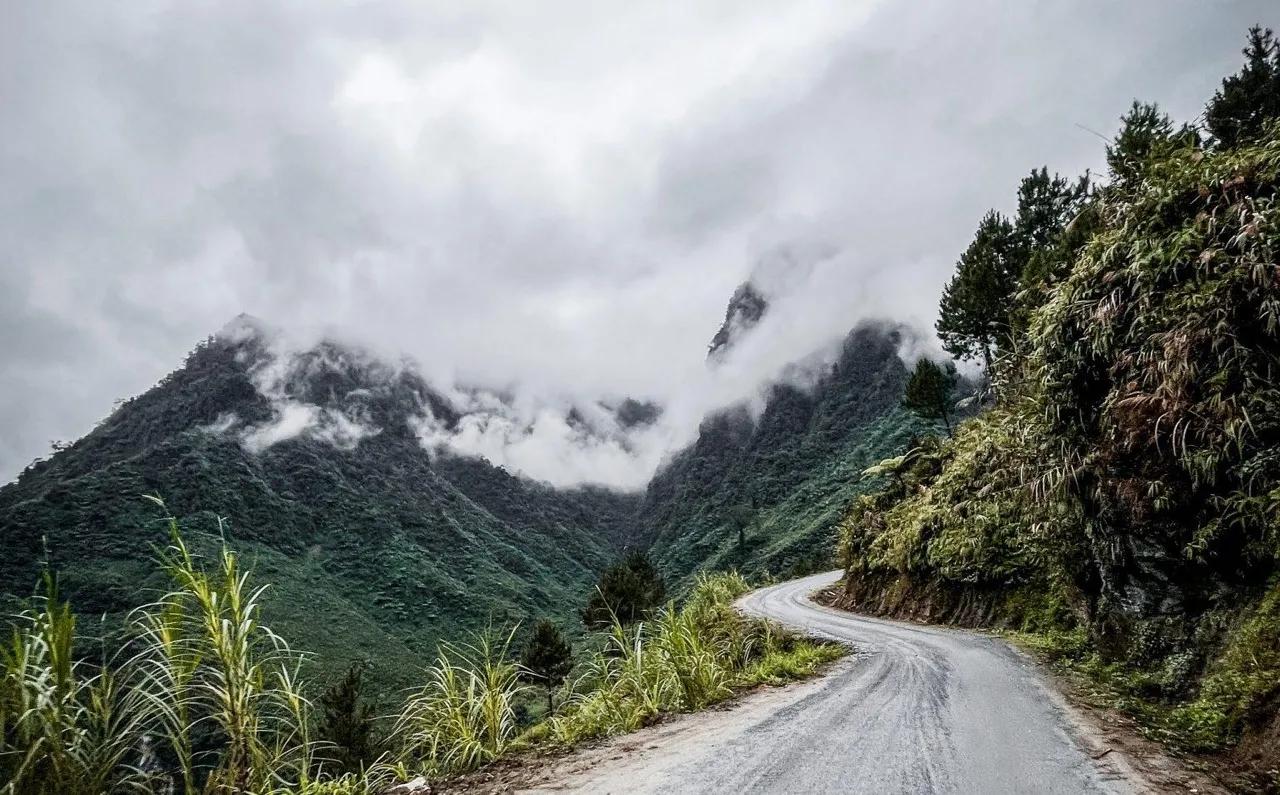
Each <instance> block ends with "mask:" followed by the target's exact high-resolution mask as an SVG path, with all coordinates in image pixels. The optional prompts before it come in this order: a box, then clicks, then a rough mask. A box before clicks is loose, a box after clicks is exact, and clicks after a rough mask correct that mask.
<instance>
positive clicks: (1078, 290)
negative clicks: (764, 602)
mask: <svg viewBox="0 0 1280 795" xmlns="http://www.w3.org/2000/svg"><path fill="white" fill-rule="evenodd" d="M1246 57H1247V59H1248V60H1247V63H1246V66H1245V68H1244V69H1243V70H1242V72H1241V73H1240V74H1238V75H1235V76H1232V77H1230V78H1228V79H1227V80H1226V81H1225V82H1224V83H1223V88H1222V90H1221V91H1220V92H1219V93H1218V94H1217V95H1216V96H1215V98H1214V99H1213V101H1212V102H1211V103H1210V104H1209V107H1208V109H1207V110H1206V112H1205V114H1204V119H1205V125H1204V127H1202V128H1198V127H1195V126H1192V125H1184V126H1181V127H1178V126H1176V125H1175V124H1174V123H1173V122H1172V121H1171V120H1170V119H1168V117H1167V116H1165V115H1164V114H1163V113H1161V112H1160V110H1159V109H1158V108H1156V107H1155V106H1152V105H1146V104H1142V103H1135V104H1134V106H1133V108H1132V109H1131V110H1130V112H1129V113H1128V114H1127V115H1126V116H1125V117H1124V119H1123V126H1122V128H1121V130H1120V132H1119V134H1118V135H1117V136H1116V138H1115V140H1114V141H1113V143H1112V144H1111V145H1110V146H1109V147H1108V151H1107V160H1108V164H1109V174H1108V175H1107V179H1106V180H1105V181H1103V182H1101V183H1099V184H1093V185H1090V186H1089V187H1088V188H1087V189H1082V184H1083V183H1078V182H1076V181H1072V180H1066V179H1062V178H1060V177H1059V178H1054V179H1051V178H1049V177H1048V173H1047V171H1046V170H1041V171H1037V172H1033V173H1032V174H1031V175H1030V176H1029V177H1028V178H1027V179H1026V180H1024V182H1023V184H1022V187H1021V189H1020V190H1019V209H1018V215H1017V217H1016V218H1014V219H1005V218H1003V217H1001V216H999V214H997V213H994V212H993V213H991V214H989V215H987V216H986V218H985V219H984V220H983V222H982V224H981V225H980V227H979V230H978V233H977V235H976V237H975V240H974V243H973V245H972V246H971V247H970V248H969V250H968V251H966V252H965V254H964V255H963V256H962V257H961V258H960V261H959V263H958V266H957V271H956V276H955V278H954V279H953V281H952V283H951V286H950V287H949V288H948V291H947V293H946V295H945V296H944V299H943V303H942V307H941V317H940V320H939V323H938V326H939V332H940V334H941V335H942V337H943V339H944V340H945V341H947V343H948V344H949V347H950V349H951V350H952V352H953V353H955V354H957V355H961V356H969V357H973V358H975V359H977V360H979V361H980V362H982V363H983V364H984V365H985V368H986V372H987V373H988V375H989V377H990V379H991V384H992V389H991V390H990V395H989V398H988V399H989V401H990V405H989V407H988V408H987V409H986V410H985V411H984V412H983V413H982V414H981V415H980V416H978V417H976V418H974V419H971V420H969V421H967V422H965V423H964V424H962V425H961V426H960V427H959V428H958V429H957V431H956V433H955V435H954V437H952V438H950V439H946V440H939V439H925V440H923V441H918V442H917V443H915V444H913V445H912V446H911V448H910V449H907V450H906V452H905V453H904V454H903V455H901V456H899V457H897V458H894V459H891V460H888V461H885V462H883V463H882V464H881V465H880V466H878V467H875V468H873V469H871V470H870V472H869V474H870V475H872V476H876V477H877V478H878V482H879V483H880V485H881V490H880V491H878V492H877V493H875V494H870V495H865V496H864V497H862V498H861V499H859V500H858V502H857V503H856V504H855V505H854V507H853V508H852V510H851V511H850V512H849V514H848V515H847V516H846V518H845V521H844V523H843V525H842V528H841V532H842V538H841V555H842V557H843V561H842V562H843V564H844V565H845V567H846V568H847V590H846V592H845V594H844V597H843V598H844V601H845V603H846V604H849V605H852V606H857V607H859V608H862V609H871V610H878V611H881V612H885V613H894V614H904V613H913V614H918V615H924V616H928V617H932V618H934V619H940V620H953V621H960V622H965V623H971V624H983V625H990V624H997V625H1005V626H1012V627H1015V628H1018V629H1023V630H1027V631H1031V632H1034V633H1037V637H1038V640H1037V643H1038V645H1040V646H1041V647H1042V648H1050V649H1053V650H1056V652H1057V653H1058V654H1059V655H1060V656H1061V657H1062V658H1064V659H1066V660H1068V661H1070V662H1071V663H1072V664H1073V665H1075V666H1076V667H1077V668H1079V669H1081V670H1084V671H1087V672H1089V673H1092V674H1093V675H1095V676H1096V677H1097V679H1098V680H1099V681H1102V682H1105V683H1106V684H1107V686H1108V687H1111V688H1113V690H1114V692H1115V694H1116V695H1117V696H1118V697H1119V698H1120V700H1121V703H1122V704H1124V705H1125V706H1127V707H1128V708H1130V709H1131V710H1132V711H1134V712H1135V713H1137V714H1139V715H1140V716H1141V717H1142V718H1143V719H1144V720H1145V723H1146V725H1147V726H1148V727H1149V729H1150V730H1151V731H1152V732H1153V733H1154V734H1156V735H1158V736H1160V737H1161V738H1162V739H1165V740H1169V741H1171V742H1174V743H1176V744H1180V745H1183V746H1186V747H1191V748H1196V749H1201V750H1213V749H1220V748H1223V747H1225V746H1231V745H1234V744H1236V743H1239V742H1243V743H1244V748H1245V749H1246V750H1244V751H1241V752H1240V761H1241V762H1244V763H1246V764H1247V765H1249V766H1250V767H1251V768H1252V769H1253V770H1254V771H1255V772H1256V778H1255V781H1256V782H1257V783H1259V784H1260V785H1264V786H1265V784H1263V782H1265V781H1270V786H1280V777H1277V773H1276V767H1277V763H1278V762H1280V759H1277V753H1278V750H1277V749H1280V717H1278V711H1277V706H1278V705H1280V611H1278V609H1277V605H1280V579H1278V576H1280V534H1278V533H1277V528H1278V527H1280V381H1278V380H1277V375H1278V374H1280V326H1278V323H1280V232H1278V231H1277V230H1278V224H1280V205H1278V204H1277V190H1278V189H1280V127H1278V126H1277V123H1278V119H1280V107H1278V106H1277V105H1276V96H1277V94H1276V92H1275V87H1276V85H1277V80H1280V48H1278V47H1277V46H1276V43H1275V41H1274V40H1273V38H1272V37H1271V35H1270V32H1266V31H1261V30H1255V31H1252V32H1251V34H1250V45H1249V49H1247V50H1246Z"/></svg>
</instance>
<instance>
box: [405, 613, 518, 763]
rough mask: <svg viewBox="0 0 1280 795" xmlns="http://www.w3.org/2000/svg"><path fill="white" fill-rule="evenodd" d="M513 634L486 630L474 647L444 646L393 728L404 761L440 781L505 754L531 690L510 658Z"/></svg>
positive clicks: (514, 734)
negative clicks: (520, 703) (518, 710)
mask: <svg viewBox="0 0 1280 795" xmlns="http://www.w3.org/2000/svg"><path fill="white" fill-rule="evenodd" d="M512 634H514V633H512ZM512 634H508V635H507V636H506V637H505V638H498V637H495V636H494V635H493V634H492V633H489V632H486V633H485V634H483V635H481V636H480V637H479V638H478V639H477V641H476V642H475V643H473V644H464V645H457V644H443V645H442V646H441V648H440V653H439V655H438V657H437V658H436V663H435V665H433V666H431V667H430V668H428V669H427V672H426V675H427V684H426V686H425V687H423V688H422V690H420V691H419V692H418V693H417V694H415V695H414V696H413V697H411V698H410V699H409V701H408V703H406V704H405V707H404V709H403V710H402V711H401V713H400V716H399V717H398V718H397V719H396V724H395V727H394V729H393V730H392V734H393V735H394V736H395V737H396V738H397V740H398V742H399V743H400V745H401V750H400V752H399V753H400V757H401V761H402V763H404V764H407V765H412V766H413V767H414V768H415V769H419V770H422V771H423V772H424V773H426V774H427V775H429V776H432V777H441V776H447V775H451V774H455V773H461V772H464V771H467V770H471V769H473V768H475V767H478V766H480V765H482V764H485V763H486V762H491V761H493V760H494V759H497V758H498V757H499V756H501V755H502V754H503V753H504V752H506V750H507V749H508V748H509V747H510V745H511V743H512V741H513V740H514V739H515V737H516V734H517V724H516V715H515V704H516V700H517V699H518V698H519V697H520V695H521V693H523V692H524V691H525V690H526V687H527V686H526V685H523V684H521V681H520V668H519V666H517V665H515V664H514V663H512V662H510V661H509V660H508V659H507V657H508V651H509V649H510V644H511V638H512Z"/></svg>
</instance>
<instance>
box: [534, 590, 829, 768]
mask: <svg viewBox="0 0 1280 795" xmlns="http://www.w3.org/2000/svg"><path fill="white" fill-rule="evenodd" d="M749 589H750V586H749V585H748V584H747V582H746V580H745V579H744V578H743V577H742V576H741V575H739V574H737V573H728V574H715V575H708V574H703V575H700V576H699V578H698V580H697V582H696V584H695V585H694V588H693V591H692V593H691V594H690V596H689V599H688V601H687V602H686V603H685V605H684V606H683V607H681V608H676V607H675V605H674V604H670V603H669V604H668V605H667V606H666V607H665V608H664V609H663V610H661V611H660V612H659V614H658V616H657V617H656V618H655V619H654V620H653V621H651V622H641V623H639V624H636V625H634V626H633V627H624V626H623V625H622V624H620V623H617V622H615V624H614V626H613V628H612V630H611V631H610V632H609V634H608V636H607V641H606V643H605V644H604V647H603V648H602V649H601V650H600V651H599V652H597V653H596V655H595V656H594V657H593V658H592V659H591V660H590V661H589V663H588V664H587V666H586V671H585V672H584V674H583V675H582V676H581V677H580V678H579V680H578V681H577V682H576V683H575V685H574V691H575V692H574V693H573V694H572V695H571V696H570V697H569V699H568V702H567V704H566V706H565V708H564V710H563V711H562V713H561V714H560V715H558V716H556V717H554V718H552V719H551V720H550V721H549V723H548V728H547V729H546V730H545V731H540V732H539V734H540V735H543V734H545V735H547V736H549V737H550V738H551V739H552V740H554V741H555V742H557V743H559V744H563V745H573V744H575V743H578V742H580V741H582V740H586V739H593V738H598V737H607V736H610V735H614V734H622V733H625V732H629V731H634V730H636V729H638V728H640V727H642V726H644V725H646V724H648V723H650V722H651V721H653V720H654V719H656V718H657V717H658V716H659V715H661V714H662V713H666V712H690V711H695V710H699V709H703V708H705V707H707V706H710V705H712V704H715V703H717V702H719V701H723V700H724V699H726V698H729V697H730V696H732V695H733V694H734V693H735V692H736V691H737V690H738V689H740V688H743V687H747V686H750V685H754V684H759V683H765V682H767V683H780V682H783V681H787V680H790V679H797V678H801V677H803V676H808V675H809V674H812V673H813V672H814V671H815V670H816V669H817V668H818V666H819V665H821V664H822V663H824V662H828V661H830V660H833V659H835V658H837V657H839V656H841V655H842V654H843V653H844V651H843V649H842V648H841V647H839V646H835V645H830V644H820V643H816V642H813V641H810V640H806V639H801V638H799V637H797V636H795V635H793V634H791V633H788V632H785V631H783V630H780V629H778V628H776V627H774V626H771V625H769V624H767V623H766V622H764V621H760V620H758V619H750V618H746V617H744V616H742V615H741V614H740V613H738V612H737V611H736V610H734V608H733V602H734V600H736V599H737V598H738V597H739V596H742V595H743V594H744V593H746V592H747V591H748V590H749Z"/></svg>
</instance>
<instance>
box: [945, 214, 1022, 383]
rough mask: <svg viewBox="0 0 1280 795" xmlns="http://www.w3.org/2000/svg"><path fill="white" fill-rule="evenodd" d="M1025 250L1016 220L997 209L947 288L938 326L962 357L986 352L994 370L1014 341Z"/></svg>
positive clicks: (984, 355) (948, 347)
mask: <svg viewBox="0 0 1280 795" xmlns="http://www.w3.org/2000/svg"><path fill="white" fill-rule="evenodd" d="M1020 253H1021V252H1020V241H1019V239H1018V235H1017V234H1016V233H1015V231H1014V227H1013V224H1012V223H1010V221H1009V220H1008V219H1007V218H1005V217H1004V216H1002V215H1000V213H998V212H995V211H994V210H992V211H991V212H989V213H987V215H986V216H985V217H983V219H982V223H980V224H979V225H978V231H977V234H975V236H974V239H973V242H972V243H970V244H969V248H968V249H966V250H965V252H964V254H962V255H961V256H960V262H959V263H958V264H957V266H956V272H955V275H954V276H953V277H952V279H951V281H950V282H949V283H948V284H947V286H946V288H945V289H944V290H943V291H942V303H941V306H940V310H939V313H938V323H937V329H938V337H939V338H940V339H941V340H942V344H943V347H945V348H946V350H947V352H948V353H950V354H951V355H953V356H955V357H957V358H960V359H969V358H973V357H975V356H978V357H981V359H982V361H983V362H984V363H985V364H986V366H987V370H988V372H990V371H991V369H992V365H993V363H994V359H993V357H994V356H995V353H996V351H997V350H998V349H1005V348H1007V347H1008V343H1009V339H1010V337H1009V334H1010V320H1009V309H1010V305H1011V303H1012V300H1013V296H1014V293H1015V291H1016V289H1017V284H1018V277H1019V276H1020V275H1021V271H1022V268H1021V256H1020Z"/></svg>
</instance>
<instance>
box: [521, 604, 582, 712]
mask: <svg viewBox="0 0 1280 795" xmlns="http://www.w3.org/2000/svg"><path fill="white" fill-rule="evenodd" d="M520 664H521V665H523V666H524V669H525V670H524V676H525V678H526V679H528V680H530V681H532V682H535V683H537V684H541V685H542V686H543V687H545V688H546V689H547V714H548V715H552V714H555V711H556V705H555V700H554V695H553V694H554V692H555V689H556V688H557V687H559V686H560V685H562V684H564V680H565V678H566V677H567V676H569V671H571V670H573V648H572V647H571V646H570V645H569V641H568V640H567V639H566V638H565V636H564V633H563V632H561V631H560V628H559V627H557V626H556V625H555V624H554V623H552V621H551V620H550V619H546V618H544V619H542V620H541V621H539V622H538V623H537V625H536V626H535V627H534V628H533V635H531V636H530V637H529V642H528V643H526V644H525V646H524V654H523V655H521V659H520Z"/></svg>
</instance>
